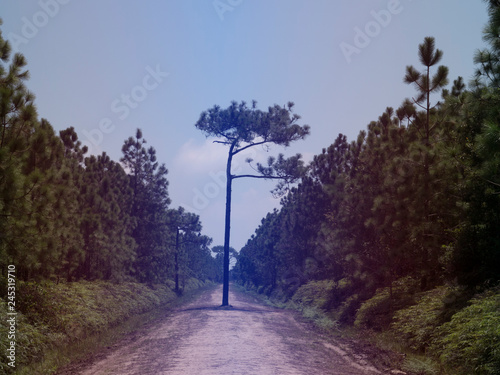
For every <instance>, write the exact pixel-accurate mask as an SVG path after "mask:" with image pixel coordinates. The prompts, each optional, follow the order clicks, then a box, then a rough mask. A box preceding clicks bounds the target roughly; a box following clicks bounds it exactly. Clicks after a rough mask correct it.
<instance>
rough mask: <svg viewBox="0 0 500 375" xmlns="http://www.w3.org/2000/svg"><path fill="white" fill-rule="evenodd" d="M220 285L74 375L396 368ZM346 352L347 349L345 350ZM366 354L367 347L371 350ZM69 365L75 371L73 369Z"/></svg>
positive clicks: (287, 374)
mask: <svg viewBox="0 0 500 375" xmlns="http://www.w3.org/2000/svg"><path fill="white" fill-rule="evenodd" d="M221 300H222V288H221V287H217V288H216V289H213V290H210V291H208V292H206V293H205V294H202V295H200V296H199V297H198V298H197V299H196V300H194V301H193V302H191V303H189V304H188V305H185V306H182V307H180V308H179V309H178V310H177V311H175V312H173V313H172V314H171V315H170V316H169V317H168V318H166V319H164V320H161V321H160V322H158V323H156V324H155V325H153V326H151V327H149V328H148V329H147V330H145V331H144V332H141V334H140V335H138V337H134V339H133V340H126V342H124V343H123V344H121V345H117V347H116V348H115V349H114V350H111V351H110V352H109V353H108V354H107V355H106V356H105V357H104V358H102V357H103V356H101V358H98V359H97V360H95V361H94V362H90V363H87V364H85V366H83V368H82V367H80V369H79V370H76V369H74V370H72V371H71V373H74V374H80V375H136V374H137V375H139V374H140V375H148V374H150V375H212V374H213V375H216V374H217V375H221V374H222V375H227V374H238V375H244V374H251V375H268V374H269V375H274V374H277V375H302V374H304V375H305V374H307V375H311V374H335V375H376V374H403V373H402V372H398V371H395V370H393V371H391V370H390V369H387V368H386V369H384V368H381V367H380V365H378V369H377V368H375V367H374V366H373V365H371V364H370V363H369V362H368V360H367V359H366V357H367V355H366V353H365V354H359V353H357V354H352V353H353V350H352V347H351V346H349V345H347V344H345V343H343V344H342V343H341V342H340V340H335V341H332V340H333V339H331V338H330V339H327V338H326V337H324V336H322V335H321V334H319V333H316V332H315V330H313V329H311V326H310V325H309V323H307V322H304V321H303V320H302V319H301V318H300V317H298V316H297V314H296V313H294V312H292V311H288V310H281V309H275V308H271V307H268V306H264V305H262V304H260V303H259V302H258V301H256V300H255V299H253V297H251V296H249V295H247V294H243V293H239V292H236V291H234V288H233V289H232V290H231V291H230V295H229V301H230V303H231V305H232V307H231V308H228V309H223V308H220V307H219V305H220V302H221ZM348 353H351V354H348ZM372 356H373V353H372ZM73 371H75V372H73Z"/></svg>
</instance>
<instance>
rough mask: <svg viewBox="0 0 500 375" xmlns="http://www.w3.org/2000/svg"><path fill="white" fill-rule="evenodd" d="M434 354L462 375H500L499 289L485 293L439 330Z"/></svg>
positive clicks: (474, 299)
mask: <svg viewBox="0 0 500 375" xmlns="http://www.w3.org/2000/svg"><path fill="white" fill-rule="evenodd" d="M439 333H440V339H438V340H437V342H436V344H435V345H434V350H436V351H438V352H439V353H441V359H442V361H443V362H444V363H445V364H447V365H449V366H450V367H452V368H456V369H457V370H458V371H459V373H460V374H464V375H465V374H478V375H499V374H500V289H499V288H497V289H495V290H492V291H488V292H485V293H484V294H482V295H480V296H477V297H476V298H473V299H472V300H471V305H470V306H468V307H466V308H464V309H463V310H461V311H460V312H458V313H456V314H455V315H454V316H453V317H452V319H451V321H450V322H448V323H445V324H444V325H443V326H442V327H441V328H440V332H439Z"/></svg>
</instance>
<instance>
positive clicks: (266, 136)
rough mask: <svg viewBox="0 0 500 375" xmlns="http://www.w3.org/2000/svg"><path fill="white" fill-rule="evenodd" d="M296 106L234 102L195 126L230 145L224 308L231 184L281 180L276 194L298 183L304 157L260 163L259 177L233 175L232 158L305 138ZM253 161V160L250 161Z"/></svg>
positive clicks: (226, 284)
mask: <svg viewBox="0 0 500 375" xmlns="http://www.w3.org/2000/svg"><path fill="white" fill-rule="evenodd" d="M293 106H294V104H293V103H291V102H289V103H288V105H287V106H284V107H280V106H278V105H275V106H274V107H269V109H268V111H267V112H264V111H260V110H258V109H257V103H256V102H255V101H254V102H253V103H252V107H248V106H247V105H246V103H245V102H241V103H240V104H238V103H236V102H232V103H231V105H230V106H229V107H228V108H227V109H221V108H220V107H219V106H214V107H213V108H211V109H209V110H208V111H205V112H202V114H201V115H200V119H199V120H198V122H197V123H196V125H195V126H196V127H197V128H198V129H200V130H201V131H203V132H204V133H205V134H206V136H207V137H216V138H218V140H216V141H214V142H216V143H221V144H223V145H227V146H229V151H228V159H227V165H226V215H225V233H224V283H223V293H222V306H227V305H229V239H230V221H231V191H232V181H233V180H234V179H237V178H244V177H249V178H264V179H278V180H281V181H280V182H279V184H278V186H277V188H276V189H277V191H280V190H281V189H283V188H284V187H285V186H286V184H288V183H290V182H293V181H295V180H296V179H297V178H298V177H300V175H301V173H302V161H301V160H300V158H301V155H300V154H297V155H295V156H292V157H290V158H288V159H285V157H284V156H283V154H280V155H279V156H278V157H277V158H274V157H270V158H269V159H268V163H267V166H264V165H262V164H260V163H258V164H257V172H258V174H256V175H253V174H244V175H233V174H232V171H231V165H232V160H233V157H234V156H236V155H237V154H239V153H240V152H242V151H244V150H247V149H248V148H250V147H254V146H258V145H265V144H269V143H271V144H276V145H280V146H289V144H290V143H291V142H293V141H296V140H299V139H303V138H304V137H305V136H307V135H308V134H309V126H308V125H304V126H300V125H298V124H297V121H298V120H299V119H300V116H298V115H297V114H294V113H293V110H292V109H293ZM249 162H251V160H250V161H249Z"/></svg>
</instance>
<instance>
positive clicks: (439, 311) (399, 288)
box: [245, 279, 500, 375]
mask: <svg viewBox="0 0 500 375" xmlns="http://www.w3.org/2000/svg"><path fill="white" fill-rule="evenodd" d="M341 284H342V283H341ZM245 287H246V289H247V290H249V291H251V292H254V293H255V294H257V296H260V297H261V298H262V299H264V300H265V301H266V302H267V303H269V304H272V305H273V306H276V307H281V308H287V309H293V310H297V311H300V312H301V313H302V315H303V316H304V317H305V318H308V319H309V320H311V321H312V322H313V323H314V324H315V325H316V326H317V327H318V328H320V329H322V330H323V331H324V332H325V333H329V334H335V335H349V336H351V335H354V336H355V337H357V338H361V339H363V340H369V341H370V342H371V343H373V344H375V345H376V346H378V347H380V348H381V349H387V350H394V351H398V352H403V353H404V354H405V360H404V362H403V363H402V366H401V369H402V370H403V371H405V372H407V373H408V374H416V375H432V374H449V375H452V374H453V375H461V374H463V375H466V374H481V375H495V374H500V287H497V288H490V289H488V290H486V291H471V290H468V289H465V288H462V287H458V286H453V285H447V286H440V287H437V288H434V289H431V290H429V291H426V292H418V289H417V288H416V287H415V283H414V280H411V279H404V280H400V281H399V282H397V283H396V285H395V286H394V288H393V291H392V292H393V293H392V297H391V295H390V291H389V290H388V289H387V288H385V289H384V288H383V289H379V290H377V292H376V293H375V295H374V296H373V297H372V298H370V299H368V300H366V301H364V302H363V303H361V304H359V305H358V306H359V307H357V308H353V306H354V305H356V304H355V303H353V300H354V299H356V297H355V296H353V298H350V299H348V300H346V301H344V302H343V303H341V304H338V303H337V301H338V299H339V291H340V289H342V285H338V283H334V282H332V281H331V280H323V281H311V282H309V283H306V284H304V285H302V286H301V287H300V288H298V289H297V291H296V292H295V293H294V294H293V295H292V296H291V297H290V296H287V295H286V294H285V293H284V292H283V291H282V290H278V289H275V290H273V291H270V290H267V291H265V290H264V288H255V287H252V286H251V285H246V286H245ZM339 288H340V289H339ZM394 365H397V364H394Z"/></svg>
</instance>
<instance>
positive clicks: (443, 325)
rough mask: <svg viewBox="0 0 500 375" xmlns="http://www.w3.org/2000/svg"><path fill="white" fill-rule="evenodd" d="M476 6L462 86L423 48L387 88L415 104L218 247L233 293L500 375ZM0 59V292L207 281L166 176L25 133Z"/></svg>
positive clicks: (15, 90)
mask: <svg viewBox="0 0 500 375" xmlns="http://www.w3.org/2000/svg"><path fill="white" fill-rule="evenodd" d="M488 6H489V8H488V9H489V16H490V21H489V24H488V25H487V26H486V28H485V31H484V38H485V40H486V41H487V42H488V45H489V48H487V49H485V50H479V51H477V53H476V55H475V58H474V62H475V64H476V66H477V72H476V74H475V77H474V79H472V80H471V82H465V81H464V79H463V78H462V77H456V78H455V77H453V78H452V77H448V75H449V74H448V68H447V67H446V66H443V65H440V64H439V63H440V61H441V58H442V56H443V54H444V53H446V51H441V50H440V49H439V48H438V47H439V46H438V44H439V41H436V40H434V38H433V37H430V36H429V37H426V38H425V39H424V40H423V42H422V43H421V44H420V45H419V46H418V48H416V49H415V53H416V54H417V55H418V57H419V61H420V65H419V66H407V67H406V74H405V75H404V76H402V77H401V78H402V84H407V85H410V86H412V87H413V88H414V95H413V97H411V98H402V103H401V105H400V106H399V107H398V108H393V107H387V108H386V109H385V110H384V111H383V112H382V113H381V115H380V117H379V118H378V119H376V120H374V121H372V122H370V123H369V124H368V126H367V128H366V130H362V131H361V132H360V133H359V135H358V137H357V139H355V140H348V139H347V137H346V136H344V135H343V134H339V135H338V137H337V138H336V139H335V140H334V142H333V143H332V144H331V145H330V146H328V147H326V148H324V149H323V150H322V151H321V152H320V153H319V154H317V155H315V156H314V159H313V161H312V162H311V163H310V164H309V165H307V166H305V167H304V168H303V171H302V175H301V177H300V179H299V181H298V183H295V184H292V185H290V186H289V187H288V189H284V185H283V186H281V188H282V189H280V191H281V194H282V198H281V207H280V208H279V209H275V210H274V211H273V212H270V213H268V214H267V216H266V217H264V218H263V219H262V221H261V224H260V226H259V227H258V228H257V229H256V230H255V233H254V234H253V235H252V237H251V238H250V239H249V240H248V241H247V243H246V245H245V246H244V247H243V248H242V249H241V250H240V249H237V250H238V251H235V250H234V249H231V255H232V256H234V257H235V258H236V260H237V261H236V265H235V266H234V268H233V269H232V270H231V278H232V280H233V281H234V282H235V283H238V284H241V285H242V286H244V287H246V288H247V289H250V290H255V291H257V292H258V293H260V294H263V295H266V296H268V297H269V298H271V299H272V300H274V301H281V302H283V303H287V302H290V301H292V302H294V303H296V304H301V305H303V306H313V307H314V308H317V309H319V310H321V311H322V312H323V313H324V314H326V316H327V317H328V319H331V320H332V321H335V324H339V325H348V326H355V327H357V328H359V329H367V330H373V331H379V332H380V331H386V330H390V331H392V332H394V333H395V335H396V336H399V337H400V338H402V340H404V342H405V345H406V346H408V347H410V348H411V349H413V350H414V351H415V352H419V353H424V354H425V353H434V354H433V355H435V356H437V357H440V358H441V360H442V361H443V362H444V363H447V364H448V365H450V366H452V365H457V366H459V367H460V371H462V372H461V373H477V374H498V373H499V372H498V371H499V369H500V354H499V353H500V344H499V342H500V340H499V337H500V316H499V313H498V311H500V289H499V281H500V231H499V228H500V43H499V40H500V5H499V4H498V2H497V1H493V0H491V1H489V2H488ZM416 47H417V46H416ZM0 58H1V60H2V63H1V65H0V121H1V128H0V132H1V133H0V278H1V279H2V285H6V283H5V282H4V281H5V280H6V279H7V277H8V270H9V265H15V267H16V277H17V279H18V280H19V282H24V283H26V285H36V284H42V283H43V282H52V283H55V284H59V283H73V282H79V281H89V282H93V281H106V282H110V283H115V284H123V283H129V282H134V283H140V284H145V285H148V286H150V287H153V286H154V285H158V284H168V285H172V288H174V290H175V291H176V292H178V293H179V294H180V293H181V291H182V289H183V288H184V286H185V284H186V283H187V282H188V281H189V279H191V278H194V279H198V280H202V281H210V282H222V277H223V276H222V274H223V259H222V258H223V253H224V248H223V247H221V246H216V247H214V248H213V249H211V248H210V246H211V243H212V240H211V238H209V237H207V236H206V235H204V234H203V233H202V223H201V221H200V218H199V216H197V215H196V214H194V213H190V212H187V211H185V209H184V208H182V207H178V208H172V207H171V202H170V199H169V194H168V184H169V182H168V178H167V175H168V170H167V167H166V166H165V164H162V163H161V162H160V161H158V160H157V157H156V151H155V149H154V147H152V146H149V145H148V143H147V142H146V138H147V137H146V136H144V135H143V134H142V131H141V129H137V131H136V133H135V134H134V135H132V136H131V137H130V138H128V139H126V140H124V143H123V147H122V155H123V156H122V158H121V159H120V160H119V161H114V160H111V159H110V157H109V156H108V155H107V154H106V153H105V152H103V153H102V154H101V155H88V153H87V148H86V147H85V146H82V143H81V142H80V141H79V139H78V135H77V132H76V130H75V129H74V128H72V127H70V128H67V129H65V130H63V131H60V132H59V134H56V131H55V130H54V128H53V127H52V126H51V124H50V123H49V121H48V120H46V119H43V118H42V119H40V118H39V116H38V114H37V110H36V105H35V96H34V94H33V93H31V92H30V91H29V90H28V89H27V87H26V81H27V80H28V78H29V73H28V70H27V62H26V60H25V58H24V57H23V56H22V55H21V54H12V53H11V47H10V44H9V42H8V41H7V40H5V39H3V38H2V37H1V34H0ZM452 79H453V81H452V82H451V84H450V81H451V80H452ZM294 120H295V117H294ZM312 131H314V128H313V127H312ZM247 136H248V134H247ZM261 168H262V171H263V173H264V175H265V173H266V170H265V168H264V167H262V166H261ZM268 177H269V176H268ZM287 186H288V185H287ZM221 228H222V223H221ZM228 259H229V258H228ZM227 264H229V260H227ZM28 283H31V284H28ZM0 297H1V298H2V300H3V301H5V300H6V298H7V294H6V290H4V289H2V290H1V294H0ZM415 317H418V319H414V318H415ZM477 317H479V318H480V319H479V318H478V319H476V318H477ZM474 332H476V334H474ZM471 369H472V370H471ZM469 371H472V372H469Z"/></svg>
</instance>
